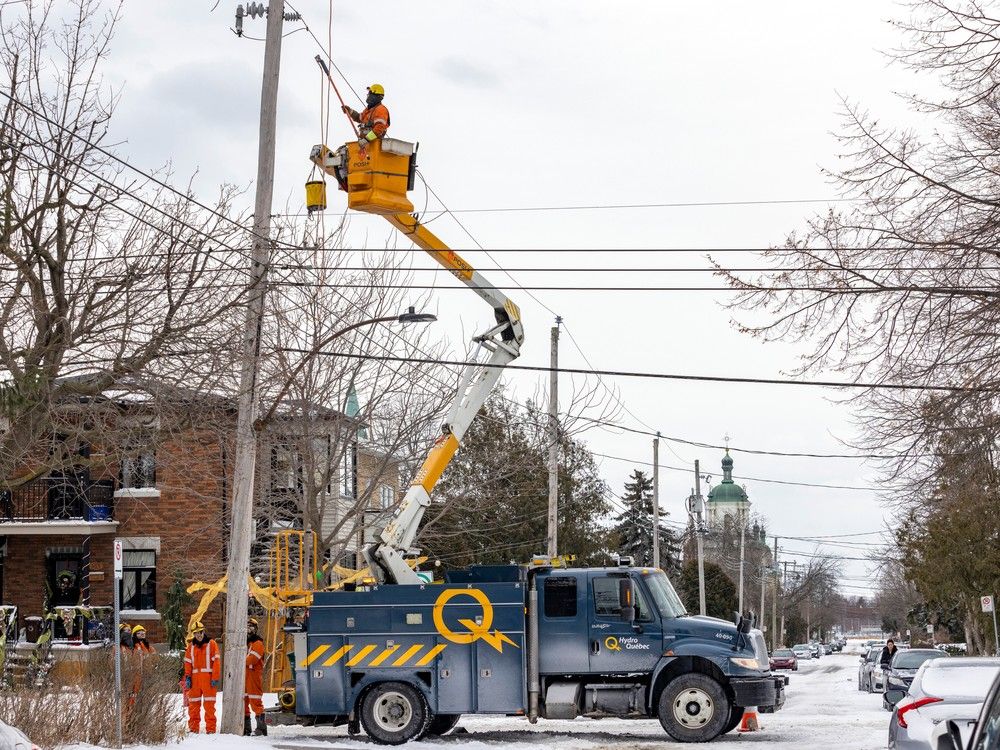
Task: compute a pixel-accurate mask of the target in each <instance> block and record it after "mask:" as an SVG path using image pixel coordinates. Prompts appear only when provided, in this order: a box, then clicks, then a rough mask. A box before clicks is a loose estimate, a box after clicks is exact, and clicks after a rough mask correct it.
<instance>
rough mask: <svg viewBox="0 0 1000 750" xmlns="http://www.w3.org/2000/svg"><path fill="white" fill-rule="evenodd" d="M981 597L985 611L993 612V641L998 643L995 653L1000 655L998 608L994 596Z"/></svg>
mask: <svg viewBox="0 0 1000 750" xmlns="http://www.w3.org/2000/svg"><path fill="white" fill-rule="evenodd" d="M979 599H980V601H981V602H982V605H983V612H991V613H992V614H993V642H994V643H995V644H996V651H994V655H995V656H1000V634H998V633H997V608H996V606H995V604H994V601H993V596H992V595H990V596H981V597H979Z"/></svg>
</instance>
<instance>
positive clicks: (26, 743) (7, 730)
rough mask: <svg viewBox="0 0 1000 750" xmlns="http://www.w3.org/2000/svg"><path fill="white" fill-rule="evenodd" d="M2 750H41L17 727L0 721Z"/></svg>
mask: <svg viewBox="0 0 1000 750" xmlns="http://www.w3.org/2000/svg"><path fill="white" fill-rule="evenodd" d="M0 750H39V748H38V745H36V744H34V743H33V742H32V741H31V740H29V739H28V738H27V737H25V736H24V732H22V731H21V730H20V729H18V728H17V727H12V726H11V725H10V724H4V723H3V722H2V721H0Z"/></svg>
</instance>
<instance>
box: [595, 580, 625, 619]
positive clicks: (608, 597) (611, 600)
mask: <svg viewBox="0 0 1000 750" xmlns="http://www.w3.org/2000/svg"><path fill="white" fill-rule="evenodd" d="M594 606H595V607H596V611H597V614H599V615H604V616H606V617H621V614H622V607H621V604H620V603H619V601H618V579H617V578H609V577H605V578H595V579H594Z"/></svg>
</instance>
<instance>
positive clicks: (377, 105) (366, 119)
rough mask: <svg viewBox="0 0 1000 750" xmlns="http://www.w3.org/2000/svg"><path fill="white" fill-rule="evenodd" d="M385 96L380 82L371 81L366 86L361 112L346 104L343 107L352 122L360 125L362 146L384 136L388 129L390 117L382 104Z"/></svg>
mask: <svg viewBox="0 0 1000 750" xmlns="http://www.w3.org/2000/svg"><path fill="white" fill-rule="evenodd" d="M384 97H385V89H384V88H383V87H382V84H380V83H373V84H372V85H371V86H369V87H368V98H367V99H365V109H364V111H362V112H358V111H357V110H354V109H351V108H350V107H348V106H347V105H346V104H345V105H344V107H343V109H344V112H346V113H347V116H348V117H350V118H351V119H352V120H354V122H356V123H358V124H359V125H361V128H360V139H359V141H358V142H359V143H360V144H361V145H362V146H364V145H366V142H367V143H371V142H372V141H377V140H378V139H379V138H384V137H385V132H386V131H387V130H388V129H389V124H390V118H389V109H388V108H387V107H386V106H385V105H384V104H382V99H383V98H384Z"/></svg>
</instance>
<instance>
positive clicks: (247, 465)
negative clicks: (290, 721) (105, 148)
mask: <svg viewBox="0 0 1000 750" xmlns="http://www.w3.org/2000/svg"><path fill="white" fill-rule="evenodd" d="M284 14H285V0H271V2H270V4H269V6H268V12H267V38H266V40H265V44H264V75H263V81H262V83H261V91H260V134H259V140H258V143H257V195H256V199H255V201H254V217H253V249H252V252H251V256H252V257H251V268H250V286H249V294H248V297H247V311H246V319H245V321H244V326H243V364H242V367H241V369H240V391H239V401H238V409H239V411H238V416H237V419H236V458H235V466H234V469H233V499H232V510H231V518H230V524H229V566H228V569H227V584H226V586H227V589H226V627H225V639H224V647H225V654H224V655H223V659H222V666H223V668H224V669H225V676H224V679H225V682H224V683H223V684H224V686H225V692H224V700H223V702H222V731H223V732H225V733H226V734H237V735H241V734H243V693H244V689H243V688H244V680H243V677H244V662H245V661H246V648H247V647H246V639H247V599H248V598H249V596H250V590H249V589H250V586H249V578H250V543H251V540H252V537H253V485H254V469H255V465H256V461H257V434H256V427H255V424H254V423H255V422H256V419H257V363H258V359H259V357H260V326H261V319H262V318H263V315H264V286H265V284H266V281H267V264H268V260H269V254H270V244H271V241H270V233H271V198H272V193H273V190H274V141H275V128H276V125H277V109H278V70H279V67H280V64H281V31H282V21H283V20H284ZM116 637H117V634H116Z"/></svg>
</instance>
